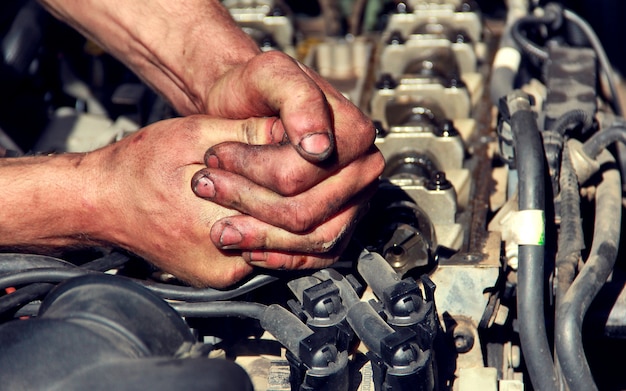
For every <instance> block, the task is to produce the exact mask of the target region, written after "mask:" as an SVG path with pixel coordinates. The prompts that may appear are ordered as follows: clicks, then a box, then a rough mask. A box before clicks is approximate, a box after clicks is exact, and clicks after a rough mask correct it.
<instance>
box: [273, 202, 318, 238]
mask: <svg viewBox="0 0 626 391" xmlns="http://www.w3.org/2000/svg"><path fill="white" fill-rule="evenodd" d="M282 209H283V210H282V213H281V215H282V216H283V224H284V227H285V228H286V229H287V230H288V231H290V232H293V233H304V232H307V231H309V230H310V229H311V226H312V225H313V223H314V222H315V217H316V215H315V213H314V212H313V208H311V207H310V206H307V205H303V204H302V203H301V202H298V201H293V200H292V201H291V202H288V203H286V205H284V206H283V208H282Z"/></svg>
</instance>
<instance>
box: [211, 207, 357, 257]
mask: <svg viewBox="0 0 626 391" xmlns="http://www.w3.org/2000/svg"><path fill="white" fill-rule="evenodd" d="M360 207H361V206H360V205H359V204H356V203H352V204H351V205H348V206H347V207H346V208H345V209H344V210H342V211H341V212H340V213H338V214H336V215H335V216H333V217H332V218H330V219H329V220H328V221H325V222H324V223H322V224H320V225H318V226H317V227H315V228H314V229H312V230H311V231H309V232H306V233H302V234H299V233H293V232H290V231H287V230H284V229H282V228H279V227H276V226H273V225H271V224H268V223H265V222H262V221H259V220H257V219H255V218H253V217H251V216H246V215H237V216H228V217H225V218H223V219H220V220H218V221H216V222H215V223H214V224H213V226H212V227H211V233H210V237H211V241H212V242H213V243H214V244H215V246H216V247H218V248H220V249H240V250H266V249H268V250H271V251H289V252H300V253H307V254H311V253H318V254H321V253H328V252H330V251H331V250H333V249H335V247H336V246H337V243H340V242H341V241H342V240H343V238H345V237H346V235H347V234H348V233H350V232H352V228H353V226H354V224H355V221H356V220H357V219H356V217H357V216H358V214H359V209H360Z"/></svg>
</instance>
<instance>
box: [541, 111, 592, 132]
mask: <svg viewBox="0 0 626 391" xmlns="http://www.w3.org/2000/svg"><path fill="white" fill-rule="evenodd" d="M577 125H580V126H581V133H585V132H586V131H587V130H589V129H591V127H592V126H593V117H592V116H591V114H589V113H588V112H586V111H585V110H580V109H574V110H570V111H568V112H566V113H565V114H563V115H562V116H560V117H559V118H558V119H557V120H556V121H554V122H553V123H552V126H551V127H550V130H552V131H554V132H557V133H559V134H560V135H561V136H565V135H566V133H567V131H568V130H569V129H570V128H571V127H575V126H577Z"/></svg>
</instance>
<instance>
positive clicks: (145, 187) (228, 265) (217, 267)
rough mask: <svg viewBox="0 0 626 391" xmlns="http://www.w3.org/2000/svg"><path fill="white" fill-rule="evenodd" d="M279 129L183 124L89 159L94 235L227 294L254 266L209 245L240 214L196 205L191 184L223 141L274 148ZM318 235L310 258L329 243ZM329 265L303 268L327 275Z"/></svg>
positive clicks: (150, 130)
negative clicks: (216, 229) (222, 223)
mask: <svg viewBox="0 0 626 391" xmlns="http://www.w3.org/2000/svg"><path fill="white" fill-rule="evenodd" d="M273 122H274V120H273V119H264V118H259V119H249V120H237V121H235V120H223V119H212V118H208V117H204V116H192V117H186V118H177V119H172V120H166V121H161V122H158V123H156V124H153V125H151V126H149V127H147V128H144V129H143V130H141V131H139V132H137V133H136V134H133V135H131V136H129V137H128V138H125V139H123V140H121V141H120V142H118V143H115V144H112V145H110V146H107V147H105V148H103V149H101V150H98V151H96V152H93V153H91V154H89V155H87V156H86V157H85V158H84V160H86V161H88V162H91V164H87V165H86V166H88V167H92V170H91V171H90V172H91V174H90V175H86V176H87V177H89V178H88V179H93V185H91V184H90V187H91V186H93V187H91V188H93V189H95V191H96V192H97V194H98V195H97V198H96V199H95V200H94V201H93V202H92V203H91V208H92V209H93V213H94V214H93V219H94V226H97V227H98V229H99V231H100V232H98V233H95V234H93V233H89V234H92V235H94V236H96V237H97V238H99V239H102V240H105V241H107V242H109V243H115V244H118V245H120V246H122V247H124V248H126V249H128V250H130V251H132V252H134V253H136V254H138V255H141V256H143V257H145V258H146V259H147V260H148V261H151V262H152V263H154V264H155V265H156V266H159V267H160V268H162V269H163V270H165V271H168V272H170V273H172V274H174V275H175V276H177V277H179V278H180V279H182V280H185V281H187V282H190V283H192V284H194V285H210V286H214V287H223V286H228V285H230V284H232V283H234V282H236V281H237V280H239V279H241V278H242V277H244V276H245V275H246V274H248V273H250V272H251V271H252V269H253V266H251V265H250V264H249V263H247V262H246V261H245V260H244V258H243V257H242V255H241V252H240V251H224V250H221V249H218V248H216V246H215V245H214V244H213V243H212V242H211V240H210V239H209V235H210V230H211V226H212V225H213V224H214V223H215V221H217V220H219V219H224V218H232V217H233V216H235V215H238V212H236V211H233V210H230V209H227V208H224V207H222V206H219V205H217V204H215V203H213V202H207V201H205V200H203V199H200V198H198V197H196V196H195V195H194V194H193V192H191V191H190V188H189V183H190V182H191V178H192V176H193V175H194V173H195V172H197V171H198V170H199V169H201V168H202V167H204V164H203V161H202V158H203V156H204V152H205V151H206V149H207V148H208V147H209V146H211V145H214V144H216V143H220V142H224V141H236V142H240V143H246V144H264V143H268V142H270V141H271V133H270V130H271V126H272V124H273ZM92 176H93V178H91V177H92ZM241 191H242V192H245V191H247V190H246V189H241ZM340 216H341V215H340ZM338 218H341V217H338ZM259 224H261V223H260V222H259ZM318 230H319V231H321V232H322V233H319V232H318V231H317V230H314V231H312V232H310V233H309V234H307V235H299V236H298V245H297V246H296V247H297V250H298V251H302V252H305V251H306V250H307V249H308V248H311V247H313V245H312V244H311V242H317V241H319V240H329V239H327V238H325V237H323V236H324V234H323V231H324V230H325V228H324V225H322V226H320V227H318ZM273 234H274V233H268V236H267V240H269V241H273V240H274V238H273V237H272V235H273ZM320 237H322V239H320ZM277 240H278V241H280V240H282V237H281V238H278V239H277ZM329 262H330V261H320V262H317V263H306V264H302V265H300V266H302V267H324V266H326V265H327V264H328V263H329Z"/></svg>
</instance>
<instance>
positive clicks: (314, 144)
mask: <svg viewBox="0 0 626 391" xmlns="http://www.w3.org/2000/svg"><path fill="white" fill-rule="evenodd" d="M277 86H280V88H277ZM207 102H208V107H207V110H208V113H209V114H212V115H216V116H219V117H224V118H249V117H258V116H275V115H278V114H280V118H281V120H282V123H283V125H284V127H285V130H286V132H287V134H288V136H289V139H290V142H291V143H292V144H293V145H294V146H295V147H296V150H297V151H298V152H299V153H300V154H301V156H302V157H304V158H305V159H307V160H309V161H312V162H319V161H323V160H325V159H327V158H328V157H329V156H330V155H331V154H332V152H333V149H334V135H333V126H332V123H333V122H332V115H331V112H330V109H329V106H328V102H327V101H326V97H325V95H324V93H323V92H322V91H321V90H320V88H319V87H318V85H317V84H316V83H315V81H314V80H313V79H311V77H310V76H309V75H307V74H306V73H305V72H303V70H302V68H301V67H300V65H299V64H298V63H297V62H296V61H295V60H294V59H292V58H291V57H289V56H287V55H285V54H283V53H280V52H276V51H272V52H267V53H263V54H261V55H258V56H256V57H255V58H253V59H252V60H250V61H249V62H248V64H246V66H245V67H239V68H234V69H233V70H232V71H231V72H230V73H229V74H227V75H225V76H224V77H222V78H221V79H220V80H219V81H218V82H217V83H216V84H215V85H214V86H213V87H212V88H211V90H210V92H209V95H208V98H207Z"/></svg>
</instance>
